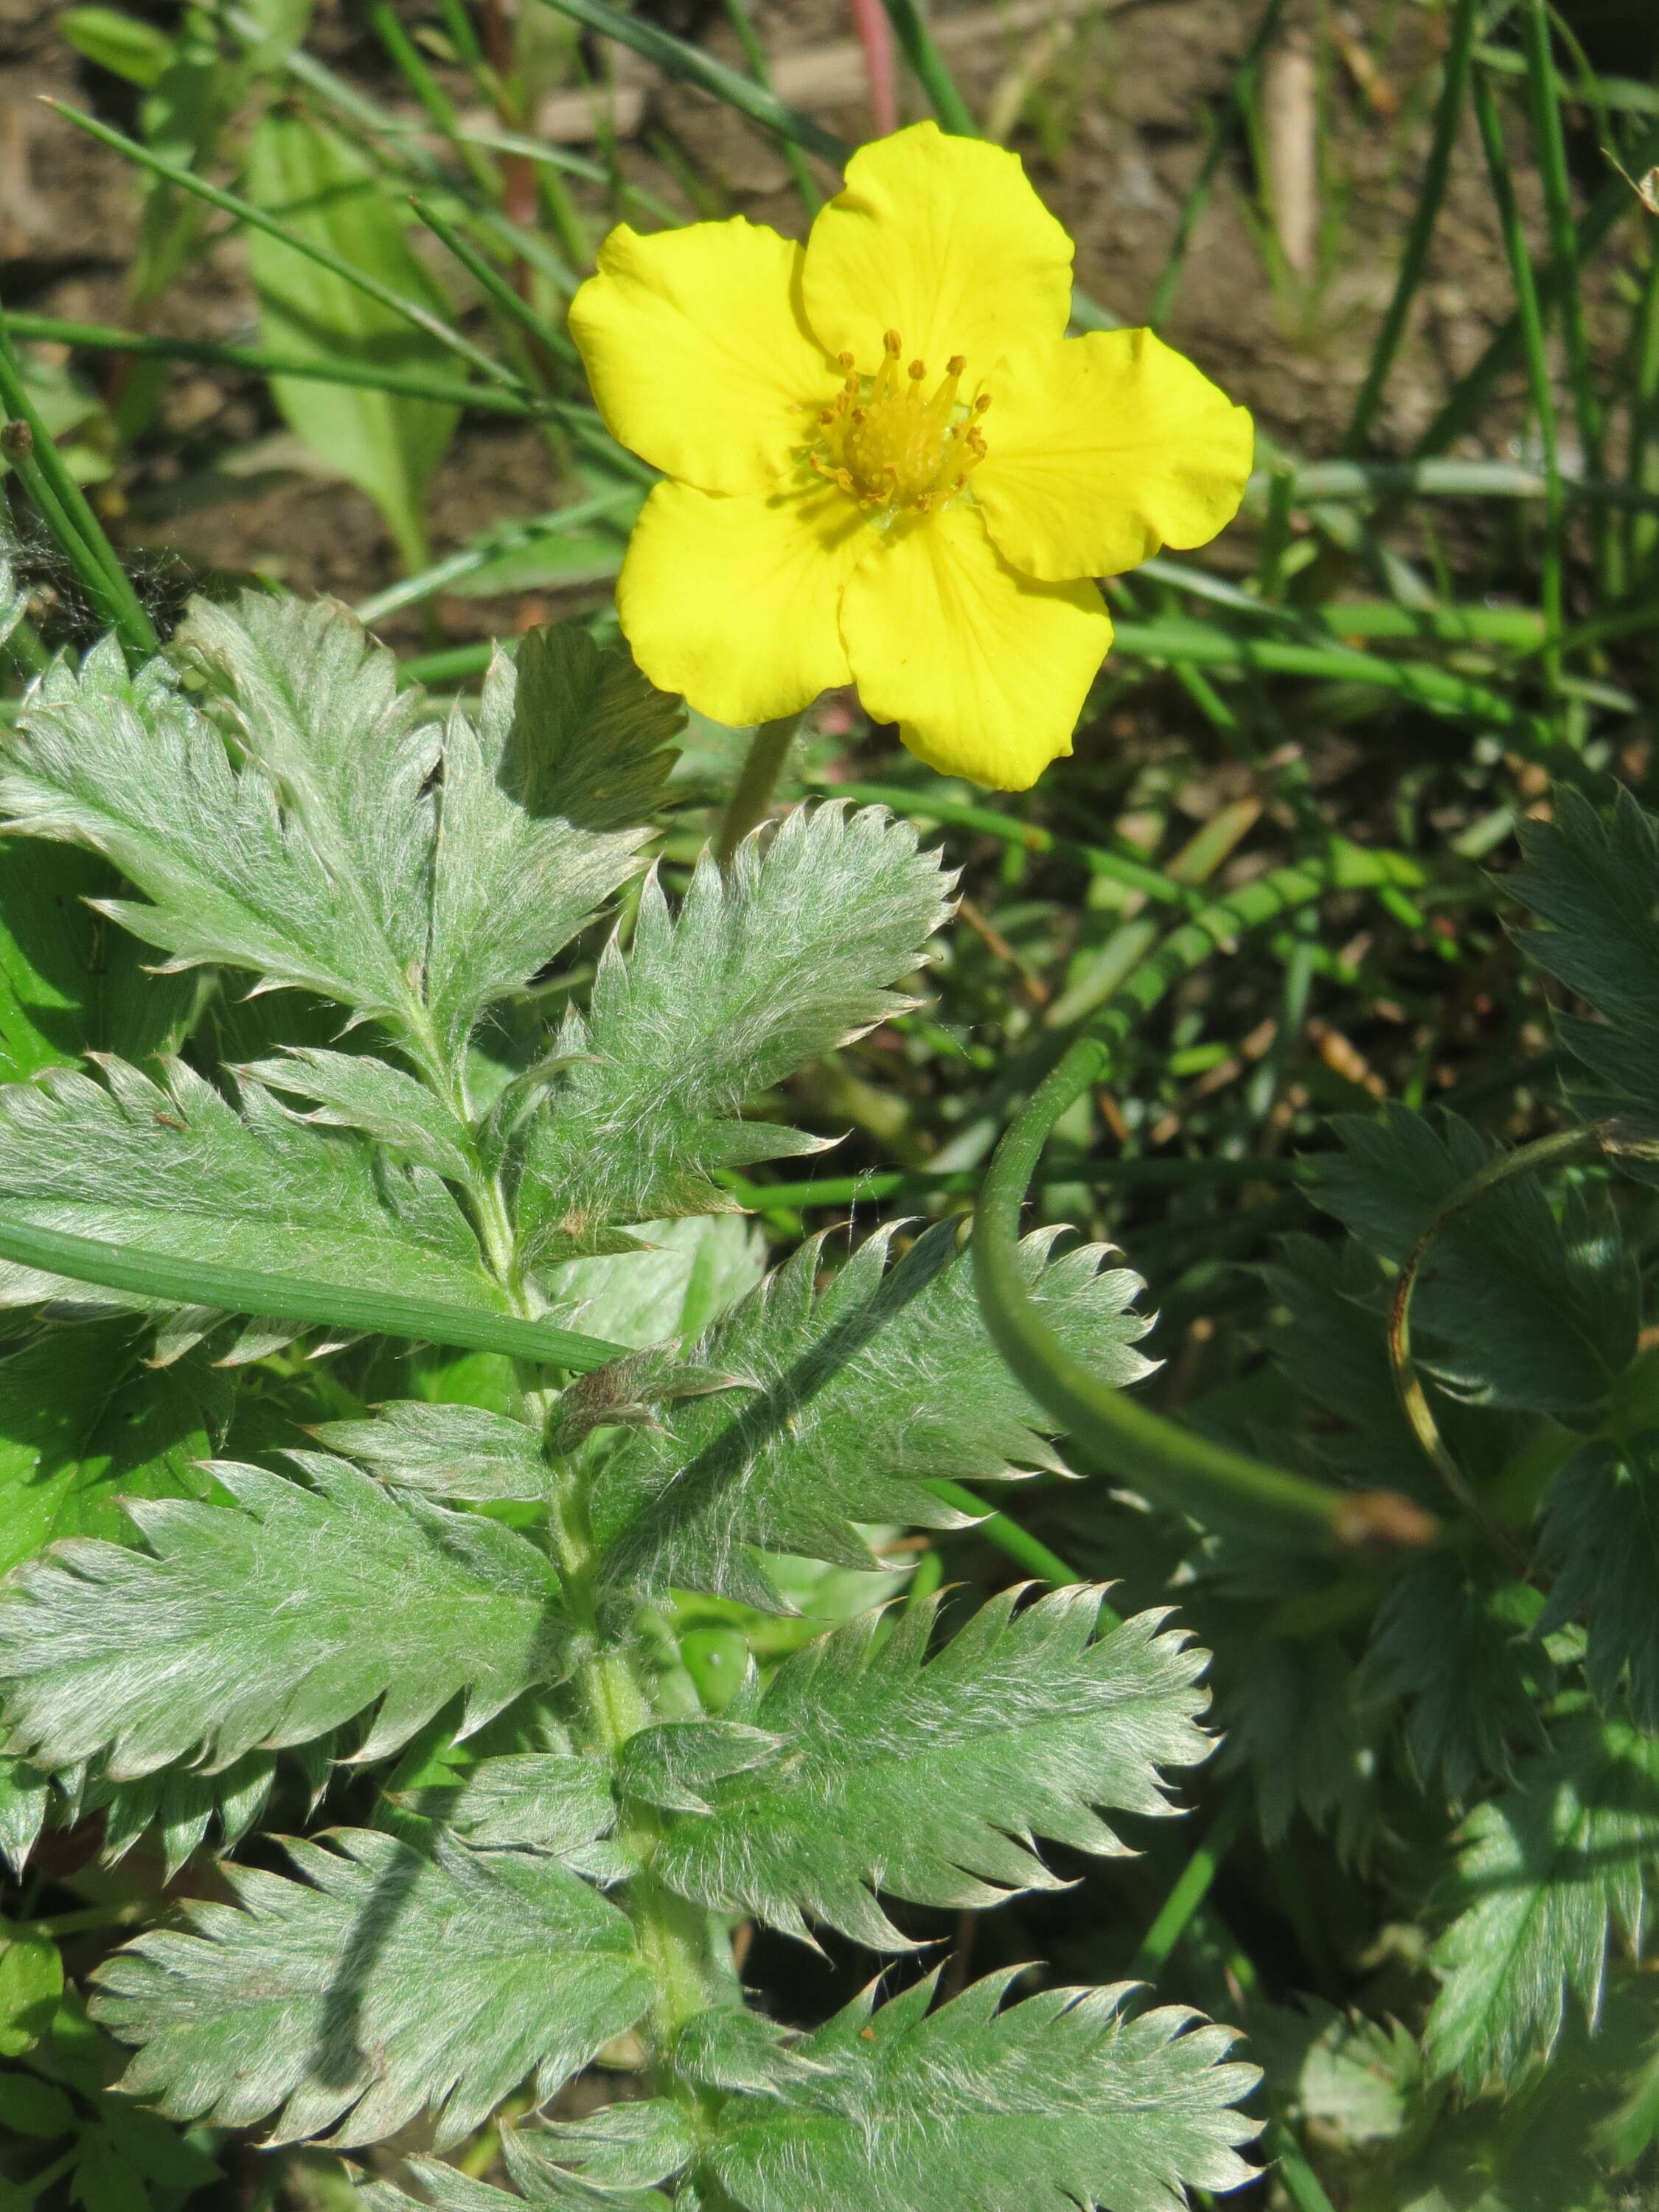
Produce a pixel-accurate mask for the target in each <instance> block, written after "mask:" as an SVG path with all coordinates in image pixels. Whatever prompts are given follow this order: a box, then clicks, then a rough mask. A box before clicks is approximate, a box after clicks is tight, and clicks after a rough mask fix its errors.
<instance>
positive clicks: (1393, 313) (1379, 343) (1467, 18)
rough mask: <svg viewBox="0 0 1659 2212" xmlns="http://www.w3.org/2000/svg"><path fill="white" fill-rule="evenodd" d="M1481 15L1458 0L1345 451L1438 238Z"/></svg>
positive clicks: (1367, 422) (1357, 439)
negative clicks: (1430, 132)
mask: <svg viewBox="0 0 1659 2212" xmlns="http://www.w3.org/2000/svg"><path fill="white" fill-rule="evenodd" d="M1479 22H1480V0H1457V5H1456V9H1455V13H1454V15H1453V16H1452V26H1451V35H1450V38H1449V40H1448V43H1447V46H1446V58H1445V61H1444V63H1443V65H1442V75H1441V79H1440V98H1439V100H1438V102H1437V106H1436V108H1435V117H1434V136H1433V138H1432V140H1431V143H1430V146H1429V158H1428V160H1427V161H1426V162H1425V165H1424V169H1423V183H1422V187H1421V189H1420V191H1419V194H1418V199H1417V205H1416V207H1415V209H1414V210H1413V213H1412V220H1411V227H1410V228H1409V229H1408V230H1407V233H1406V243H1405V247H1404V250H1403V251H1402V252H1401V256H1400V271H1399V274H1398V276H1396V277H1395V287H1394V296H1393V298H1392V299H1391V300H1390V301H1389V308H1388V313H1386V314H1385V315H1384V316H1383V327H1382V329H1381V330H1380V331H1378V332H1377V334H1376V344H1375V345H1374V346H1373V347H1372V348H1371V357H1370V361H1369V362H1368V363H1367V364H1366V368H1365V380H1364V383H1363V384H1362V385H1361V386H1360V387H1359V397H1358V398H1357V399H1356V400H1355V402H1354V408H1353V414H1352V418H1351V419H1350V421H1349V423H1348V429H1347V435H1346V437H1345V438H1344V440H1343V441H1342V443H1343V450H1344V451H1345V452H1346V453H1363V452H1364V448H1365V446H1366V444H1367V442H1368V441H1369V440H1370V434H1371V429H1372V426H1373V424H1374V423H1375V422H1376V414H1377V410H1378V409H1379V408H1380V407H1381V405H1382V404H1383V391H1384V389H1385V388H1386V386H1387V384H1388V381H1389V371H1390V370H1391V369H1392V368H1393V367H1394V359H1395V354H1397V353H1398V352H1399V350H1400V342H1401V338H1403V337H1404V336H1405V334H1406V319H1407V316H1408V315H1409V314H1410V313H1411V309H1412V302H1413V300H1414V299H1415V298H1416V297H1417V292H1418V287H1419V285H1420V284H1421V283H1422V282H1423V272H1424V270H1425V268H1426V267H1427V265H1428V258H1429V246H1430V244H1431V241H1432V240H1433V237H1434V231H1435V225H1436V224H1437V222H1438V221H1439V219H1440V209H1441V204H1442V203H1443V200H1444V199H1445V197H1446V183H1447V179H1448V178H1449V175H1450V173H1451V158H1452V149H1453V148H1454V147H1455V145H1456V143H1457V136H1458V132H1459V131H1460V129H1461V128H1462V121H1463V106H1464V102H1465V101H1466V100H1468V92H1469V60H1470V56H1471V55H1472V54H1473V52H1474V34H1475V31H1476V29H1477V27H1478V25H1479Z"/></svg>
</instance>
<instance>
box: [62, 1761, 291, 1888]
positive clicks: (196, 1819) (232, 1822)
mask: <svg viewBox="0 0 1659 2212" xmlns="http://www.w3.org/2000/svg"><path fill="white" fill-rule="evenodd" d="M275 1779H276V1759H274V1758H273V1757H272V1756H271V1754H270V1753H269V1752H262V1751H250V1752H245V1753H243V1755H242V1757H241V1758H240V1759H238V1760H237V1761H236V1763H235V1765H234V1766H228V1767H226V1768H225V1769H224V1770H223V1771H222V1772H221V1773H218V1774H199V1773H197V1772H195V1771H192V1770H191V1769H190V1768H179V1767H174V1768H171V1769H169V1770H167V1771H164V1772H161V1773H157V1774H143V1775H139V1776H137V1778H134V1779H133V1780H131V1781H128V1782H112V1781H110V1780H108V1779H107V1778H106V1777H103V1776H99V1777H96V1778H94V1779H93V1780H92V1781H90V1782H89V1783H88V1784H87V1786H86V1790H85V1791H84V1793H83V1795H82V1798H81V1801H80V1810H81V1811H82V1812H83V1813H101V1814H103V1816H104V1817H103V1843H102V1848H101V1850H100V1854H99V1857H100V1860H101V1862H102V1863H103V1864H104V1865H106V1866H112V1865H114V1864H115V1863H117V1862H118V1861H119V1860H120V1859H122V1858H124V1857H125V1855H126V1853H127V1852H128V1851H130V1850H131V1848H132V1846H133V1844H136V1843H137V1840H138V1838H139V1837H140V1836H142V1835H143V1833H144V1832H145V1831H146V1830H147V1829H149V1828H151V1827H154V1828H155V1830H156V1831H157V1832H158V1835H159V1838H160V1842H161V1863H162V1869H163V1873H164V1876H165V1878H166V1880H167V1881H172V1880H173V1876H174V1875H176V1874H177V1873H178V1872H179V1869H180V1868H181V1867H182V1866H183V1865H184V1863H185V1860H186V1859H188V1858H189V1857H190V1856H191V1852H192V1851H195V1850H197V1849H198V1848H199V1847H200V1846H201V1844H204V1842H205V1841H206V1840H207V1838H208V1834H209V1832H210V1830H211V1831H216V1836H217V1841H218V1844H219V1847H220V1849H221V1850H227V1851H229V1850H234V1849H235V1848H236V1846H237V1844H239V1843H240V1841H241V1840H242V1838H243V1837H244V1836H246V1833H247V1832H248V1831H249V1829H250V1828H252V1826H253V1824H254V1822H255V1821H256V1820H258V1818H259V1816H260V1815H261V1814H263V1813H264V1809H265V1807H266V1805H267V1803H268V1802H269V1801H270V1790H271V1784H272V1783H273V1782H274V1781H275Z"/></svg>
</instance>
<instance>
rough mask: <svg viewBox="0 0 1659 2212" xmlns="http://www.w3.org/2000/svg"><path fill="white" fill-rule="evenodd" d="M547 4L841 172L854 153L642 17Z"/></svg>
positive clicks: (562, 1)
mask: <svg viewBox="0 0 1659 2212" xmlns="http://www.w3.org/2000/svg"><path fill="white" fill-rule="evenodd" d="M543 4H544V6H545V7H549V8H553V9H557V11H558V13H559V14H560V15H568V16H569V18H570V20H571V21H573V22H575V23H580V24H581V25H583V26H584V27H585V28H586V29H587V30H590V31H597V32H599V34H600V36H601V37H603V38H606V39H614V40H616V41H617V45H618V46H631V47H632V48H633V50H634V52H635V53H636V54H642V55H643V56H644V58H645V59H646V60H647V61H648V62H654V63H655V64H656V65H657V67H658V68H659V69H662V70H667V71H668V73H669V75H670V76H677V77H680V78H683V79H684V82H686V83H688V84H695V85H697V86H698V87H700V88H701V89H702V91H704V92H707V93H712V94H713V95H714V98H715V99H716V100H724V101H725V103H726V106H728V107H735V108H736V109H737V111H738V114H739V115H746V116H747V117H748V118H749V120H750V122H751V123H758V124H759V125H760V126H761V128H762V130H763V131H772V132H773V133H774V134H775V136H776V137H780V138H783V139H788V140H792V141H793V143H794V144H796V145H797V146H803V147H805V149H806V151H807V152H808V153H809V154H816V155H817V156H818V158H819V160H820V161H828V162H829V163H830V164H831V165H832V167H836V168H837V169H839V168H841V167H842V166H843V164H844V163H845V162H846V160H847V157H848V155H849V154H850V153H851V152H852V150H853V149H852V148H851V147H850V146H849V145H848V143H847V141H846V140H845V139H844V138H838V137H836V134H835V132H834V131H826V130H825V129H824V128H823V125H822V124H819V123H815V122H814V121H813V120H812V118H811V116H810V115H804V114H803V113H802V112H801V111H800V109H799V108H798V107H791V106H789V105H788V103H787V101H785V100H780V99H779V98H778V96H777V94H775V92H769V91H768V90H767V88H766V87H765V86H764V85H759V84H756V83H755V82H753V81H752V80H751V79H750V78H749V77H746V76H739V75H738V72H737V70H734V69H728V68H727V67H726V64H725V63H724V62H718V61H716V60H715V59H714V56H713V55H712V54H706V53H704V52H703V51H702V48H701V47H700V46H691V45H690V44H689V43H688V42H687V41H686V40H684V39H677V38H675V37H674V36H673V34H672V33H671V32H668V31H665V30H662V29H660V28H659V27H658V26H657V25H656V24H655V23H653V22H650V21H647V18H646V17H644V16H643V15H623V12H622V11H621V9H617V8H612V7H610V6H608V5H607V3H606V0H543Z"/></svg>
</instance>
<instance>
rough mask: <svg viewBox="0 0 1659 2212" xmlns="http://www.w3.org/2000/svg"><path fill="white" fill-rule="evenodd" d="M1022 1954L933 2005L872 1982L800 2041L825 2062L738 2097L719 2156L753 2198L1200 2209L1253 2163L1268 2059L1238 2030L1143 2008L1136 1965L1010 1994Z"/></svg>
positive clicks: (912, 2205)
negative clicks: (1258, 2092) (1252, 2096)
mask: <svg viewBox="0 0 1659 2212" xmlns="http://www.w3.org/2000/svg"><path fill="white" fill-rule="evenodd" d="M1017 1972H1018V1968H1012V1969H1010V1970H1008V1971H1007V1972H1003V1973H998V1974H993V1975H990V1976H987V1978H986V1979H985V1980H983V1981H981V1982H976V1983H975V1984H973V1986H972V1987H971V1988H969V1989H968V1990H964V1992H963V1995H962V1996H959V1997H957V1999H956V2000H955V2001H954V2002H952V2003H950V2004H946V2005H941V2006H940V2007H939V2009H938V2010H937V2011H936V2012H933V2013H931V2014H930V2013H929V2012H928V2010H927V2005H928V2002H929V1999H930V1998H931V1996H932V1995H933V1984H932V1983H931V1981H923V1982H921V1983H918V1984H916V1986H915V1988H914V1989H911V1990H906V1991H905V1993H904V1994H903V1996H899V1997H896V1998H894V1999H893V2001H892V2002H891V2003H890V2004H885V2005H883V2006H881V2007H879V2008H872V2003H871V1997H870V1994H869V1993H868V1992H866V1994H865V1996H863V1997H861V1998H860V1999H859V2000H858V2001H857V2002H854V2003H853V2004H851V2005H849V2006H848V2008H847V2009H846V2010H845V2011H844V2012H842V2013H839V2014H837V2015H836V2018H835V2019H833V2020H832V2021H829V2024H828V2026H826V2027H823V2028H821V2029H820V2030H819V2031H818V2033H817V2034H816V2035H813V2036H810V2037H808V2038H806V2039H805V2040H804V2041H803V2043H802V2044H801V2045H799V2049H800V2051H801V2052H802V2054H803V2055H804V2056H805V2057H810V2058H811V2059H812V2060H814V2061H816V2062H817V2063H819V2064H820V2065H822V2066H823V2067H824V2069H826V2070H825V2072H824V2074H823V2075H822V2076H821V2077H818V2078H816V2079H813V2080H811V2081H801V2082H799V2083H797V2084H794V2085H793V2086H792V2087H790V2088H789V2089H788V2090H787V2092H783V2093H779V2094H777V2095H775V2096H774V2097H772V2098H770V2099H768V2100H764V2101H763V2100H758V2099H754V2098H748V2097H738V2098H734V2099H733V2100H732V2102H731V2103H730V2104H729V2105H727V2106H726V2109H725V2110H724V2112H722V2113H721V2115H720V2123H719V2129H718V2132H717V2134H716V2136H715V2138H714V2143H713V2145H712V2146H711V2148H709V2150H708V2153H707V2154H706V2164H707V2166H708V2169H709V2170H710V2171H711V2172H712V2173H713V2175H714V2178H715V2179H717V2181H718V2182H719V2184H720V2186H721V2187H722V2188H723V2189H724V2190H726V2191H727V2192H728V2194H729V2195H730V2196H731V2197H732V2199H733V2200H734V2201H735V2202H736V2203H738V2205H740V2206H741V2207H743V2212H871V2208H872V2206H875V2205H879V2206H880V2207H881V2212H963V2207H964V2206H969V2205H971V2206H972V2207H973V2208H974V2212H1071V2208H1073V2207H1074V2206H1078V2205H1098V2206H1102V2207H1104V2208H1106V2212H1184V2208H1185V2206H1186V2203H1187V2201H1188V2200H1187V2197H1186V2195H1185V2191H1187V2190H1188V2189H1194V2188H1203V2189H1211V2190H1225V2189H1234V2188H1237V2187H1238V2186H1239V2185H1240V2184H1241V2183H1243V2182H1245V2181H1248V2180H1249V2179H1250V2176H1251V2172H1252V2169H1251V2168H1250V2167H1249V2166H1247V2165H1246V2164H1245V2162H1244V2160H1243V2159H1242V2158H1241V2157H1240V2156H1239V2155H1238V2148H1239V2146H1240V2145H1241V2144H1243V2143H1248V2142H1250V2141H1251V2140H1252V2139H1253V2138H1254V2136H1255V2135H1256V2134H1257V2133H1258V2132H1259V2128H1260V2123H1259V2122H1257V2121H1255V2120H1250V2119H1247V2118H1244V2117H1243V2115H1242V2114H1240V2113H1239V2112H1237V2111H1235V2110H1234V2109H1233V2106H1234V2105H1235V2104H1236V2102H1237V2100H1238V2099H1239V2098H1240V2097H1243V2095H1245V2094H1246V2093H1248V2092H1249V2089H1250V2088H1251V2087H1253V2086H1254V2085H1255V2081H1256V2080H1257V2078H1258V2077H1257V2069H1256V2068H1255V2067H1254V2066H1248V2065H1243V2064H1240V2063H1232V2062H1228V2061H1227V2060H1226V2059H1225V2053H1226V2051H1227V2049H1228V2046H1229V2045H1231V2042H1232V2041H1233V2037H1232V2035H1231V2032H1230V2031H1229V2030H1227V2029H1225V2028H1222V2027H1214V2026H1212V2025H1209V2024H1204V2025H1199V2026H1193V2025H1191V2023H1192V2022H1193V2021H1194V2015H1193V2014H1191V2013H1190V2012H1188V2011H1187V2010H1185V2009H1184V2008H1180V2007H1176V2006H1165V2007H1162V2008H1159V2009H1158V2010H1157V2011H1154V2012H1147V2013H1142V2014H1140V2015H1139V2016H1138V2017H1136V2018H1133V2019H1131V2018H1128V2017H1127V2015H1126V2014H1125V2011H1124V2006H1125V2004H1126V2002H1127V1999H1128V1996H1129V1995H1130V1987H1129V1984H1127V1983H1125V1984H1118V1985H1117V1986H1115V1987H1114V1988H1109V1989H1097V1990H1077V1989H1060V1990H1044V1991H1043V1992H1042V1994H1041V1995H1040V1996H1034V1997H1028V1998H1026V1999H1025V2001H1024V2002H1023V2003H1019V2004H1012V2005H1009V2006H1007V2007H1006V2008H1004V2009H1002V2010H1000V2011H999V2010H998V2006H999V2004H1000V2000H1001V1999H1002V1997H1003V1996H1004V1994H1005V1993H1006V1990H1007V1988H1008V1985H1009V1984H1010V1982H1011V1981H1012V1979H1013V1978H1014V1975H1015V1974H1016V1973H1017Z"/></svg>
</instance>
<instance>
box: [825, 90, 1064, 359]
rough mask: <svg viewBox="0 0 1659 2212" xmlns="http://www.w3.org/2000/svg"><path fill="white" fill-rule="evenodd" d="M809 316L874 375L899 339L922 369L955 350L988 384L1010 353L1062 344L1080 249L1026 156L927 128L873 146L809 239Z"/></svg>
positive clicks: (831, 346) (828, 340)
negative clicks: (1032, 175) (888, 334)
mask: <svg viewBox="0 0 1659 2212" xmlns="http://www.w3.org/2000/svg"><path fill="white" fill-rule="evenodd" d="M802 287H803V292H802V295H803V298H804V299H805V306H806V319H807V320H808V322H809V323H810V324H811V327H812V329H813V330H814V331H816V332H817V336H818V337H819V338H820V339H821V340H822V342H823V346H824V349H825V350H826V352H829V353H831V354H839V353H841V352H842V351H843V350H845V351H849V352H851V353H852V354H853V356H854V358H855V360H856V361H857V362H858V365H859V368H860V369H861V370H862V371H864V372H865V373H866V374H869V373H870V372H871V371H872V370H873V369H874V368H876V367H877V365H878V362H880V360H881V348H882V337H883V334H884V332H885V331H888V330H896V331H897V332H898V334H899V337H900V338H901V339H902V343H903V348H904V352H903V359H904V360H905V362H907V363H908V362H910V361H913V360H920V361H922V362H926V363H927V368H928V371H929V373H930V374H932V375H933V376H935V377H937V376H939V374H942V372H943V370H944V368H945V362H947V361H948V360H949V359H950V358H951V355H953V354H963V355H965V356H967V361H968V374H969V377H970V378H977V377H981V376H983V375H984V374H986V373H987V371H988V370H990V369H991V368H993V367H994V365H995V363H996V361H997V360H998V358H999V357H1000V356H1001V355H1002V354H1004V353H1006V352H1007V350H1008V349H1009V348H1010V347H1011V346H1013V345H1018V344H1019V343H1024V342H1027V341H1030V340H1040V339H1044V338H1058V337H1060V336H1061V335H1062V334H1063V333H1064V331H1065V329H1066V318H1067V316H1068V315H1069V314H1070V313H1071V303H1072V241H1071V240H1070V239H1069V238H1068V237H1067V236H1066V233H1065V231H1064V229H1063V228H1061V226H1060V224H1059V223H1058V222H1055V220H1054V216H1051V215H1050V214H1049V212H1048V210H1047V208H1045V207H1044V206H1043V204H1042V201H1041V200H1040V199H1039V198H1038V197H1037V196H1036V193H1035V192H1034V191H1032V189H1031V187H1030V184H1029V183H1028V182H1027V181H1026V177H1025V172H1024V168H1023V167H1021V166H1020V161H1019V156H1018V155H1017V154H1009V153H1006V152H1004V150H1003V149H1002V148H1001V147H1000V146H988V145H987V144H986V143H985V142H984V141H983V140H982V139H978V138H948V137H945V134H944V133H943V132H942V131H940V130H939V126H938V125H936V124H933V123H916V124H913V125H911V127H910V128H909V129H908V131H896V132H895V133H894V134H893V136H892V137H890V138H878V139H877V140H875V141H874V143H872V144H871V145H868V146H862V147H860V149H859V150H858V152H857V153H856V154H854V156H853V158H852V160H851V161H849V162H848V165H847V188H846V190H845V191H842V192H839V193H837V195H836V197H835V198H834V199H833V200H831V201H830V202H829V205H828V206H827V207H825V208H823V210H820V212H819V214H818V216H817V221H816V222H814V223H813V225H812V234H811V237H810V238H809V239H808V240H807V242H806V267H805V274H804V276H803V279H802Z"/></svg>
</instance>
